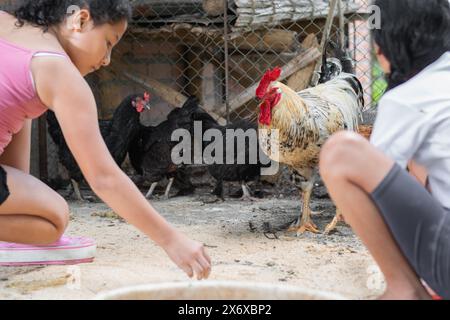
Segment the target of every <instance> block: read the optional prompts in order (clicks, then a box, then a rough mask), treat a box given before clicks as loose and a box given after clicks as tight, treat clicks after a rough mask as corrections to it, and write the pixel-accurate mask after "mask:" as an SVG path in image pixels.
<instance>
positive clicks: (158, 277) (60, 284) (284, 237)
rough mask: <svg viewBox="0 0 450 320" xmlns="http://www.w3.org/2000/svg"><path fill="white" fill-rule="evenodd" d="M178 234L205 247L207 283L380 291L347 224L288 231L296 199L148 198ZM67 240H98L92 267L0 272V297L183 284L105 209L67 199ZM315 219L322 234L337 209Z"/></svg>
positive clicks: (361, 295)
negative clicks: (329, 229) (77, 237)
mask: <svg viewBox="0 0 450 320" xmlns="http://www.w3.org/2000/svg"><path fill="white" fill-rule="evenodd" d="M152 204H153V205H154V206H155V207H156V208H157V209H158V210H159V211H160V213H161V214H162V215H163V216H164V217H166V218H167V219H168V220H169V221H170V222H171V223H173V224H174V225H175V226H176V227H178V228H179V229H180V230H182V231H183V232H185V233H186V234H188V235H190V236H191V237H193V238H194V239H196V240H198V241H201V242H203V243H205V245H206V246H207V250H208V252H209V254H210V256H211V257H212V259H213V271H212V274H211V279H214V280H242V281H256V282H275V283H282V284H283V283H284V284H289V285H298V286H302V287H305V288H310V289H316V290H322V291H329V292H334V293H338V294H341V295H343V296H345V297H347V298H350V299H370V298H374V297H376V296H377V295H378V294H380V293H381V291H382V284H383V283H382V278H380V274H379V271H377V269H376V267H375V264H374V262H373V260H372V258H371V257H370V256H369V255H368V253H367V251H366V249H365V248H364V247H363V245H362V244H361V243H360V241H359V240H358V239H357V238H356V237H355V236H354V234H353V233H352V231H351V230H350V228H349V227H348V226H346V225H345V224H339V226H338V228H337V231H336V232H335V233H333V234H331V235H323V234H311V233H307V234H304V235H301V236H299V237H296V236H295V234H290V233H287V232H286V231H285V227H286V225H287V224H288V223H289V222H291V221H292V220H294V219H295V218H296V216H297V214H298V212H299V210H300V201H299V199H298V197H295V196H290V197H288V198H285V197H283V196H281V195H275V196H271V197H266V198H264V199H261V200H259V201H254V202H248V201H241V200H237V199H227V200H226V201H225V202H213V203H210V201H208V198H206V200H205V198H204V197H203V195H201V194H198V192H197V193H196V195H194V196H189V197H176V198H172V199H169V200H158V199H156V200H152ZM70 207H71V213H72V217H71V223H70V227H69V229H68V232H67V234H69V235H83V236H89V237H92V238H94V239H96V242H97V246H98V248H97V256H96V258H95V261H94V263H90V264H82V265H78V266H76V267H68V266H49V267H26V268H2V267H0V299H91V298H94V297H95V296H96V294H98V293H100V292H103V291H107V290H111V289H116V288H120V287H124V286H130V285H138V284H146V283H157V282H166V281H170V282H171V281H188V278H187V277H186V276H185V275H184V274H183V273H182V272H181V271H180V270H178V269H177V267H176V266H175V265H174V264H172V262H171V261H170V260H169V258H168V257H167V256H166V255H165V253H164V252H163V250H161V249H160V248H159V247H157V246H156V245H155V244H153V243H152V242H151V241H150V240H148V239H147V238H146V237H145V236H144V235H143V234H141V233H140V232H139V231H137V230H136V229H135V228H133V227H131V226H130V225H128V224H127V223H125V222H123V221H121V220H120V219H118V218H117V217H116V216H114V214H111V213H112V212H111V211H110V210H109V209H108V207H107V206H106V205H104V204H103V203H88V202H86V203H82V202H76V201H72V202H70ZM312 208H313V210H315V211H324V212H323V213H319V214H315V215H314V216H313V219H314V221H315V222H316V224H317V225H318V226H319V228H320V229H321V230H323V229H324V228H325V226H326V224H327V223H328V222H329V221H331V219H332V217H333V214H334V207H333V205H332V203H331V202H330V200H329V199H326V198H325V199H315V200H313V202H312Z"/></svg>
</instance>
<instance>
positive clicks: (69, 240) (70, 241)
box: [0, 236, 96, 267]
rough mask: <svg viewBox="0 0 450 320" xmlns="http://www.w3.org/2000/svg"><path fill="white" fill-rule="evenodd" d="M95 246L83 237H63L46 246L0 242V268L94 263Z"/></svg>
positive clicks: (91, 241)
mask: <svg viewBox="0 0 450 320" xmlns="http://www.w3.org/2000/svg"><path fill="white" fill-rule="evenodd" d="M95 251H96V244H95V242H94V241H93V240H92V239H89V238H85V237H67V236H63V237H62V238H61V239H60V240H59V241H57V242H55V243H52V244H48V245H26V244H18V243H9V242H1V241H0V266H14V267H19V266H31V265H69V264H78V263H87V262H92V261H94V256H95Z"/></svg>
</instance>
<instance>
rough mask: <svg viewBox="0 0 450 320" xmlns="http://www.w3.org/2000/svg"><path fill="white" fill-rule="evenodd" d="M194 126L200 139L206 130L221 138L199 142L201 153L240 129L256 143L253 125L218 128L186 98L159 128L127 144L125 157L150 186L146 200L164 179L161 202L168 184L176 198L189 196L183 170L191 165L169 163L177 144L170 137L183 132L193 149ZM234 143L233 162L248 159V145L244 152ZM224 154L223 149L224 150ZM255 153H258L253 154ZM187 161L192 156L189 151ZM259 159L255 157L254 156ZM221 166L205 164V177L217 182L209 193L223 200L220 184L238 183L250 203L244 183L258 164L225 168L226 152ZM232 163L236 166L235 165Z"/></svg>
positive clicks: (254, 173)
mask: <svg viewBox="0 0 450 320" xmlns="http://www.w3.org/2000/svg"><path fill="white" fill-rule="evenodd" d="M195 122H200V123H201V131H200V133H201V135H202V137H200V138H203V134H204V133H205V132H206V131H207V130H210V129H217V130H219V131H220V132H221V134H222V136H223V137H224V138H223V139H222V140H220V141H213V142H208V141H201V142H200V143H201V146H202V147H201V148H202V150H205V148H207V147H208V146H211V145H212V144H213V143H215V142H217V143H222V142H223V143H226V135H225V132H226V130H230V129H232V130H236V129H242V130H244V131H247V130H249V129H250V130H254V137H255V139H257V125H256V124H253V123H251V122H249V121H245V120H241V121H239V122H236V123H235V124H230V125H227V126H221V125H219V124H218V123H217V121H216V120H214V119H213V118H212V117H211V116H210V115H209V114H208V113H207V112H206V111H205V110H204V109H202V108H201V107H200V106H199V105H198V102H197V100H196V99H195V98H193V97H191V98H189V99H188V100H187V101H186V102H185V104H184V105H183V106H182V107H181V108H179V109H174V110H173V111H172V112H170V114H169V115H168V117H167V120H166V121H164V122H162V123H161V124H159V125H158V126H157V127H147V128H142V130H141V133H140V134H139V136H138V137H136V139H135V140H134V141H133V142H132V143H131V145H130V150H129V155H130V160H131V164H132V165H133V167H134V168H135V169H136V171H137V172H138V173H140V174H142V175H143V176H144V179H145V180H147V181H150V182H152V185H151V187H150V190H149V191H148V192H147V195H146V196H147V197H149V196H150V195H151V194H152V193H153V191H154V189H155V187H156V185H157V183H158V182H159V181H160V180H162V179H163V178H164V177H167V178H169V179H170V180H169V184H168V187H167V189H166V192H165V198H168V196H169V192H170V187H171V186H172V183H173V184H174V185H175V186H176V187H177V188H178V189H179V190H180V191H179V193H178V195H180V194H188V193H192V192H193V190H194V187H193V185H192V184H191V182H190V180H189V177H188V176H189V175H188V173H187V170H188V168H189V166H190V165H191V164H192V163H186V164H183V165H175V164H174V163H173V161H172V150H173V148H174V147H175V146H176V145H177V144H178V143H179V142H176V141H175V142H174V141H172V139H171V136H172V133H173V131H174V130H176V129H185V130H187V131H188V132H189V133H190V135H191V137H192V141H191V146H193V145H194V143H195V142H194V138H195V129H194V124H195ZM236 147H237V143H235V149H234V150H235V154H234V160H235V161H236V160H237V159H238V158H239V157H240V155H241V153H240V152H241V151H244V152H245V159H247V160H248V159H249V144H248V143H247V144H246V146H245V148H243V149H239V150H237V148H236ZM225 150H226V149H225ZM255 151H259V150H255ZM190 156H191V158H190V159H191V160H192V159H193V156H194V154H193V152H192V150H191V155H190ZM258 156H259V154H258ZM223 159H224V164H208V171H209V173H210V174H211V175H212V176H213V177H214V178H215V179H216V180H217V184H216V187H215V189H214V191H213V193H214V194H215V195H217V196H218V197H220V198H222V199H223V181H238V182H240V183H241V186H242V190H243V199H253V198H252V197H251V192H250V191H249V189H248V186H247V185H246V182H248V181H252V180H255V179H256V178H258V177H259V175H260V169H261V163H260V162H259V160H258V161H257V162H256V163H255V164H251V163H249V161H247V162H246V163H248V164H226V151H225V152H224V154H223ZM235 163H236V162H235Z"/></svg>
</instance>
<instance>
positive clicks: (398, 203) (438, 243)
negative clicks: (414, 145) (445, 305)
mask: <svg viewBox="0 0 450 320" xmlns="http://www.w3.org/2000/svg"><path fill="white" fill-rule="evenodd" d="M449 196H450V192H449ZM371 198H372V200H373V201H374V202H375V204H376V206H377V207H378V209H379V210H380V212H381V214H382V216H383V218H384V220H385V222H386V224H387V225H388V227H389V229H390V230H391V232H392V234H393V236H394V238H395V240H396V242H397V244H398V245H399V247H400V249H401V250H402V252H403V254H404V255H405V256H406V258H407V259H408V261H409V263H410V265H411V266H412V267H413V268H414V270H415V271H416V273H417V275H418V276H419V277H420V278H422V279H423V280H425V282H426V283H427V284H428V285H429V286H430V287H431V288H432V289H433V290H434V291H435V292H436V293H437V294H439V295H440V296H441V297H443V298H444V299H450V209H446V208H443V207H442V205H441V204H440V203H439V201H437V200H436V199H435V198H433V197H432V195H431V194H430V193H429V192H428V191H427V190H426V189H425V188H424V187H423V186H422V185H421V184H420V183H419V182H418V181H417V180H416V179H415V178H413V177H412V176H411V175H410V174H409V173H408V172H407V171H406V170H403V169H402V168H401V167H400V166H399V165H397V164H395V165H394V166H393V168H392V169H391V170H390V172H389V173H388V175H387V176H386V177H385V178H384V180H383V181H382V182H381V183H380V185H379V186H378V187H377V188H376V189H375V190H374V191H373V192H372V194H371Z"/></svg>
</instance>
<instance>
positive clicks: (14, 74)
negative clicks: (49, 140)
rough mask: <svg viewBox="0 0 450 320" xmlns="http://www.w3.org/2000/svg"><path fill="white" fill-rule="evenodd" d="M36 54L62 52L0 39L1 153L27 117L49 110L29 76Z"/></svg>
mask: <svg viewBox="0 0 450 320" xmlns="http://www.w3.org/2000/svg"><path fill="white" fill-rule="evenodd" d="M37 55H57V56H63V57H66V58H68V56H67V55H66V54H64V53H56V52H48V51H45V52H44V51H32V50H30V49H26V48H22V47H20V46H17V45H15V44H12V43H10V42H8V41H6V40H3V39H1V38H0V154H2V153H3V151H4V149H5V148H6V146H7V145H8V144H9V143H10V142H11V139H12V136H13V135H14V134H16V133H18V132H19V131H20V130H21V129H22V127H23V125H24V123H25V120H26V119H35V118H38V117H39V116H41V115H42V114H43V113H45V112H46V111H47V109H48V107H47V106H45V105H44V104H43V103H42V102H41V100H40V99H39V97H38V95H37V93H36V90H35V87H34V83H33V78H32V75H31V69H30V65H31V60H32V59H33V57H34V56H37Z"/></svg>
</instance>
